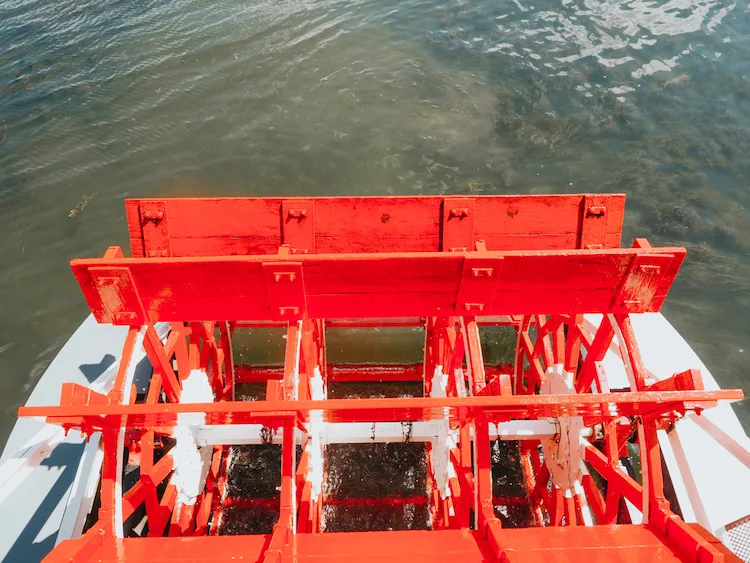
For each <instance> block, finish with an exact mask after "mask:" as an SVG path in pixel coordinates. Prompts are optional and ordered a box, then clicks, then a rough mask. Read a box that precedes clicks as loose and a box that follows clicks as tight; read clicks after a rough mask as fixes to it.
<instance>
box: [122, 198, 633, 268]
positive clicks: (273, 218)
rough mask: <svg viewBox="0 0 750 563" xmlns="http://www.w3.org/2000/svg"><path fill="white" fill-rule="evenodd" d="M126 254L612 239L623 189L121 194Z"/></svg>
mask: <svg viewBox="0 0 750 563" xmlns="http://www.w3.org/2000/svg"><path fill="white" fill-rule="evenodd" d="M126 209H127V217H128V227H129V230H130V245H131V248H132V251H133V256H140V257H155V256H221V255H223V256H229V255H246V254H269V253H274V252H276V250H277V248H278V247H279V246H280V245H281V244H289V245H290V247H291V250H292V252H295V251H298V252H305V253H308V254H310V253H319V254H321V253H340V252H436V251H440V250H444V251H445V250H450V249H451V248H454V247H465V248H468V249H473V248H474V245H475V243H476V241H478V240H483V241H484V242H485V244H486V245H487V249H488V250H509V249H515V250H538V249H574V248H586V247H589V246H591V245H595V246H594V247H597V248H617V247H618V246H619V245H620V234H621V231H622V220H623V213H624V209H625V196H624V195H623V194H611V195H609V194H608V195H601V194H574V195H512V196H447V197H433V196H428V197H371V198H366V197H364V198H363V197H356V198H283V199H282V198H207V199H201V198H185V199H161V200H154V199H141V200H128V201H126Z"/></svg>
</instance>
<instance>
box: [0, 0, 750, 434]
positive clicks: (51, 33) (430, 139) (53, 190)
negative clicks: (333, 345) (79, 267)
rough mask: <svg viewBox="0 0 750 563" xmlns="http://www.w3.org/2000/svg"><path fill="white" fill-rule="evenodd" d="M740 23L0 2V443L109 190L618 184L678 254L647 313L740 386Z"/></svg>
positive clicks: (464, 8) (322, 191)
mask: <svg viewBox="0 0 750 563" xmlns="http://www.w3.org/2000/svg"><path fill="white" fill-rule="evenodd" d="M748 25H750V24H748V23H747V11H746V6H745V5H744V3H732V2H731V1H729V0H701V1H698V0H685V1H683V2H679V3H678V2H659V3H653V2H647V1H643V0H616V1H614V2H607V3H601V2H597V1H595V0H570V1H568V0H564V1H562V2H555V1H552V0H515V1H514V2H490V1H486V0H480V1H476V2H471V3H452V2H450V3H449V2H444V1H439V0H438V1H417V0H385V1H382V0H381V1H377V2H375V1H365V2H357V3H352V2H343V1H338V2H328V1H326V2H323V1H322V0H306V1H304V2H260V3H253V4H252V5H244V4H238V3H236V2H207V1H206V0H170V1H168V2H137V3H134V2H125V1H120V2H108V3H100V2H93V1H88V0H85V1H83V2H75V3H69V4H60V3H45V2H36V1H30V2H9V1H7V0H6V1H3V2H0V45H2V49H0V260H1V261H2V268H0V296H1V297H0V312H2V315H0V372H1V373H2V375H3V376H2V378H1V379H0V397H2V399H1V401H2V402H0V407H1V408H0V438H2V439H4V438H5V436H7V434H8V432H9V431H10V428H11V426H12V424H13V422H14V420H15V417H14V413H15V409H16V407H17V406H18V405H19V404H22V403H23V402H24V401H25V400H26V398H27V397H28V395H29V393H30V392H31V390H32V389H33V386H34V385H35V384H36V382H37V381H38V379H39V377H40V376H41V374H42V373H43V371H44V369H45V368H46V367H47V365H49V362H50V361H51V360H52V358H53V357H54V355H55V354H56V353H57V351H58V350H59V349H60V347H61V346H62V344H63V343H64V342H65V341H66V339H67V338H68V337H69V336H70V334H71V333H72V332H73V330H74V329H75V328H76V327H77V326H78V324H80V322H81V320H82V319H83V317H84V315H85V314H86V312H87V309H86V306H85V304H84V301H83V299H82V298H81V296H80V293H79V290H78V287H77V284H76V282H75V280H74V279H73V277H72V275H71V274H70V271H69V269H68V266H67V262H68V260H69V259H71V258H73V257H80V256H99V255H101V254H102V253H103V252H104V250H105V249H106V247H107V245H109V244H113V243H114V244H121V245H123V246H126V244H127V228H126V224H125V220H124V208H123V204H122V199H123V197H126V196H132V197H144V196H179V195H182V196H187V195H258V196H287V195H309V196H312V195H387V194H403V195H412V194H433V195H435V194H444V193H456V194H474V193H476V194H503V193H550V192H581V191H623V192H626V193H627V194H628V198H629V199H628V205H627V209H626V219H625V236H624V241H625V243H626V244H628V243H629V240H630V239H632V237H634V236H646V237H648V238H649V239H650V240H651V241H652V242H653V243H656V244H660V245H673V244H679V245H685V246H686V247H687V248H688V258H687V261H686V263H685V266H684V268H683V271H682V273H681V275H680V277H679V278H678V280H677V283H676V285H675V287H674V290H673V291H672V293H671V294H670V297H669V299H668V301H667V305H666V307H665V311H666V313H667V314H668V316H669V317H670V319H671V320H672V321H673V322H674V323H675V324H676V326H677V327H678V329H679V330H680V331H681V332H682V334H684V335H685V337H686V338H687V339H688V341H689V342H690V343H691V344H692V345H693V346H694V347H695V349H696V350H697V351H698V353H699V355H700V356H701V357H702V358H703V359H704V361H705V362H706V364H707V365H708V366H709V368H710V369H711V370H712V371H713V373H714V375H715V376H716V377H717V378H718V379H719V381H720V383H721V384H722V385H723V386H725V387H738V386H745V388H746V390H747V389H748V388H747V385H748V384H747V382H746V381H747V380H746V379H745V378H746V363H747V362H746V358H747V354H748V353H750V345H749V344H748V334H750V320H749V319H750V317H749V316H748V315H747V314H746V313H745V311H746V309H747V307H748V305H750V297H748V296H750V291H748V289H750V288H749V286H748V284H750V281H748V280H750V236H748V235H750V219H749V218H748V217H749V216H748V213H747V211H746V207H747V206H748V204H750V192H748V191H747V189H746V186H747V185H748V180H749V179H750V168H748V159H747V151H748V146H749V144H750V137H749V136H750V127H749V126H748V123H747V119H748V118H747V115H748V112H747V104H748V97H747V92H748V91H750V90H749V88H748V70H749V69H748V64H750V63H748V61H750V56H748V55H750V34H748V33H747V31H748ZM94 194H96V196H95V197H93V198H92V197H91V196H93V195H94ZM87 197H89V198H91V199H90V200H87V199H86V198H87ZM83 201H88V203H87V204H86V205H85V206H83V209H82V210H80V211H79V212H78V213H75V214H73V217H70V218H69V215H70V214H71V210H73V209H77V208H78V207H79V205H80V204H81V203H82V202H83ZM349 350H350V353H351V355H352V356H355V355H356V354H359V352H360V348H357V347H351V348H350V349H349ZM350 359H351V360H356V357H352V358H350ZM740 413H741V416H742V417H743V420H744V421H745V422H746V423H747V422H748V421H750V411H748V407H740Z"/></svg>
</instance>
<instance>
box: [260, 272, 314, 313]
mask: <svg viewBox="0 0 750 563" xmlns="http://www.w3.org/2000/svg"><path fill="white" fill-rule="evenodd" d="M263 277H264V278H265V282H266V293H267V294H268V305H269V307H270V309H271V315H272V320H275V319H281V320H296V319H300V318H302V315H303V314H304V312H305V311H306V309H307V302H306V297H305V284H304V281H303V279H302V263H301V262H264V263H263Z"/></svg>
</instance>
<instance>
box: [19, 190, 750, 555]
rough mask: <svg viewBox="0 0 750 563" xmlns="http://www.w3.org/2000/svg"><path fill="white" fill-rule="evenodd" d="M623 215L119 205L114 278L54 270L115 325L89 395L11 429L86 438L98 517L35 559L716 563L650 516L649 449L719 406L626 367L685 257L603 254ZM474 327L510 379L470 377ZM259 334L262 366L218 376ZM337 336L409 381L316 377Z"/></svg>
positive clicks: (80, 263)
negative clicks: (497, 349)
mask: <svg viewBox="0 0 750 563" xmlns="http://www.w3.org/2000/svg"><path fill="white" fill-rule="evenodd" d="M624 199H625V198H624V196H622V195H588V194H587V195H564V196H499V197H444V198H443V197H414V198H331V199H327V198H318V199H301V198H289V199H272V198H271V199H252V198H249V199H246V198H242V199H206V200H202V199H173V200H130V201H128V202H127V203H126V205H127V213H128V224H129V228H130V240H131V248H132V252H133V258H124V257H123V253H122V251H121V250H120V249H119V248H116V247H113V248H110V249H109V250H108V251H107V253H106V254H105V256H104V257H103V258H101V259H85V260H74V261H73V263H72V268H73V272H74V274H75V276H76V278H77V279H78V281H79V283H80V285H81V289H82V290H83V293H84V296H85V297H86V300H87V302H88V304H89V306H90V308H91V310H92V312H93V313H94V315H95V317H96V319H97V320H98V321H99V322H100V323H112V324H116V325H128V326H130V331H129V333H128V336H127V339H126V341H125V344H124V347H123V353H122V357H121V359H120V367H119V372H118V374H117V378H116V381H115V384H114V387H113V388H112V390H111V391H109V392H108V393H98V392H95V391H92V390H90V389H87V388H84V387H81V386H78V385H73V384H68V385H66V386H65V387H64V389H63V393H62V397H61V402H60V405H59V406H49V407H23V408H21V409H20V411H19V414H20V415H21V416H41V417H45V418H46V419H47V421H48V422H50V423H54V424H58V425H62V426H64V427H65V428H70V429H79V430H81V431H82V432H84V433H87V434H91V433H96V432H98V433H101V436H102V447H103V450H104V464H103V467H102V472H101V483H100V496H101V506H100V508H99V509H98V514H97V515H96V518H92V519H91V520H92V524H91V526H90V527H89V529H88V531H86V532H85V533H84V534H83V535H82V536H81V537H79V538H77V539H72V540H68V541H65V542H63V543H61V544H60V545H59V546H58V547H57V548H55V550H53V551H52V553H51V554H50V555H49V556H48V558H47V559H46V561H49V562H58V561H59V562H62V561H65V562H66V563H67V562H70V561H80V562H86V561H102V562H110V561H128V560H132V561H178V560H179V561H227V562H228V561H237V560H240V559H245V560H251V561H265V562H268V563H271V562H281V561H296V560H302V559H305V560H312V559H317V560H321V561H323V560H325V561H344V560H346V561H355V560H356V561H369V560H373V561H374V560H375V559H377V560H380V559H383V558H389V557H390V558H397V559H396V560H401V559H407V558H408V559H409V560H420V561H421V560H425V561H427V560H429V561H438V560H449V559H450V560H451V561H453V560H461V561H487V560H497V561H547V560H550V559H553V560H565V561H574V560H586V561H593V560H597V561H599V560H601V561H606V562H607V563H609V562H611V561H626V560H646V559H649V560H658V561H675V560H682V561H695V562H704V561H723V560H732V558H733V557H734V556H732V555H731V553H729V552H728V551H727V550H726V549H725V548H724V547H723V546H722V545H721V544H720V543H719V542H718V540H716V539H715V538H712V537H711V536H710V534H707V532H705V530H702V529H699V527H697V526H696V525H689V524H686V523H685V522H683V521H682V520H681V519H680V518H679V517H678V516H676V515H675V514H674V513H673V512H672V511H671V508H670V502H669V501H668V500H667V498H666V495H665V493H664V479H665V476H664V475H663V474H662V463H661V452H660V449H659V442H658V440H657V432H659V431H663V430H664V429H666V428H668V427H669V426H670V425H671V424H672V423H673V422H674V421H675V420H677V419H679V418H681V417H684V416H685V415H686V414H688V413H697V414H700V412H701V410H702V409H705V408H710V407H712V406H714V405H716V404H717V402H718V401H731V400H738V399H741V398H742V392H741V391H738V390H718V391H707V390H705V389H704V388H703V384H702V381H701V377H700V373H698V372H696V371H694V370H692V371H690V372H684V373H678V374H675V375H674V376H673V377H671V378H668V379H664V380H661V381H657V380H656V378H655V377H654V376H653V375H652V374H651V373H650V372H649V371H648V370H647V369H646V368H645V367H644V365H643V362H642V360H641V357H640V353H639V349H638V342H637V341H636V338H635V334H634V331H633V329H632V327H631V324H630V315H631V314H635V313H643V312H655V311H658V310H659V308H660V307H661V305H662V303H663V302H664V300H665V298H666V295H667V292H668V290H669V288H670V286H671V284H672V282H673V281H674V279H675V276H676V275H677V271H678V269H679V267H680V264H681V263H682V260H683V258H684V256H685V250H684V249H683V248H658V249H656V248H651V247H650V246H649V245H648V243H646V242H645V241H643V240H641V239H639V240H638V241H637V243H636V245H635V247H634V248H628V249H621V248H618V246H619V241H620V233H621V228H622V216H623V210H624ZM487 326H492V327H505V328H506V330H508V331H514V332H515V335H516V345H515V350H514V360H515V361H514V362H513V363H506V364H499V365H494V366H489V365H485V357H484V354H483V349H482V334H483V333H482V331H483V329H484V327H487ZM264 327H265V328H271V327H277V328H283V329H284V330H285V331H286V334H285V339H286V342H285V354H284V359H283V363H282V364H281V365H276V366H254V365H247V364H238V365H236V366H235V365H234V359H233V348H232V347H233V342H232V340H233V338H232V337H233V332H234V331H235V330H238V329H244V328H264ZM358 327H370V328H383V329H384V328H389V327H411V328H412V329H421V330H423V331H424V343H425V344H424V357H423V362H422V363H420V364H417V365H415V364H398V365H394V364H387V365H385V364H384V365H374V364H335V365H334V364H329V363H328V361H327V357H326V330H327V328H336V329H337V330H340V329H347V328H358ZM141 349H143V350H145V353H146V355H147V357H148V360H149V361H150V363H151V366H152V368H153V373H152V375H151V376H150V379H149V383H148V386H147V390H146V392H144V393H140V394H139V393H138V392H137V391H136V390H135V387H134V385H133V379H134V371H135V366H134V365H133V363H134V362H133V361H132V358H133V356H134V352H135V351H136V350H141ZM613 364H616V365H617V366H618V367H617V369H618V370H619V371H620V372H622V373H624V374H625V379H624V381H625V384H623V385H621V386H619V387H616V388H614V389H613V388H611V387H612V381H615V379H613V376H612V373H613V371H612V370H613V368H611V366H612V365H613ZM380 384H385V385H386V386H388V391H387V392H383V393H382V395H383V396H384V397H385V398H369V397H368V385H380ZM338 385H340V386H342V387H341V390H339V391H336V392H335V393H334V392H329V390H330V389H332V388H334V387H336V386H338ZM347 385H351V386H352V387H351V388H348V390H347V388H345V386H347ZM399 386H401V387H399ZM369 394H373V392H372V391H370V393H369ZM334 397H357V398H334ZM241 399H248V400H241ZM249 399H259V400H249ZM362 452H366V455H364V454H362ZM363 456H364V457H363ZM367 456H370V457H367ZM634 467H637V468H638V472H637V473H636V472H635V471H634V469H633V468H634ZM126 469H127V470H128V474H129V475H131V474H132V475H137V478H136V479H135V480H134V481H135V482H134V483H132V484H127V483H126V482H125V481H124V480H123V475H124V474H125V473H126V471H125V470H126ZM136 469H137V472H136V471H135V470H136ZM552 527H554V528H555V529H554V530H552V529H550V528H552ZM395 529H398V530H399V531H395ZM366 530H378V531H366ZM341 531H347V532H349V533H346V534H343V533H338V532H341ZM136 536H137V537H136Z"/></svg>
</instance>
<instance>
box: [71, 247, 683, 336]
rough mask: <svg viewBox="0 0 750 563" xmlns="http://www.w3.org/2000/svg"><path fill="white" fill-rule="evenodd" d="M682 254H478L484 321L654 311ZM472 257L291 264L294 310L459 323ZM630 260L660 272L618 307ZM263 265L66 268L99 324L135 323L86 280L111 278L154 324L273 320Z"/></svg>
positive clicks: (164, 262)
mask: <svg viewBox="0 0 750 563" xmlns="http://www.w3.org/2000/svg"><path fill="white" fill-rule="evenodd" d="M684 253H685V250H684V249H682V248H666V249H656V250H640V249H623V250H606V251H558V252H554V251H550V252H535V253H524V252H509V253H482V254H481V256H482V263H483V265H485V266H486V267H492V264H493V261H494V262H496V265H495V268H494V270H493V276H494V275H497V276H498V280H497V286H496V291H495V295H494V299H493V300H492V303H491V305H488V306H487V308H486V309H484V310H483V311H482V314H484V315H507V314H529V313H538V312H545V313H566V312H569V311H571V310H573V311H576V312H579V313H601V312H618V313H620V312H622V313H624V312H644V311H656V310H658V308H659V305H660V304H661V303H660V301H661V299H660V298H659V296H660V295H664V294H666V291H667V290H666V288H668V287H669V286H670V285H671V283H672V281H673V279H674V276H673V273H674V268H672V267H671V263H673V262H674V261H681V260H682V257H683V256H684ZM477 254H478V253H435V254H418V255H414V254H390V255H388V256H387V257H385V256H382V255H338V256H336V255H333V256H332V255H327V256H320V255H297V256H295V262H296V263H298V264H300V265H301V266H294V268H297V269H301V272H304V297H305V298H306V301H305V303H304V304H302V303H300V306H304V307H306V312H307V313H308V314H309V316H310V317H312V318H332V319H335V318H364V317H380V318H385V317H404V316H415V317H416V316H431V315H453V314H456V315H460V314H464V313H465V310H463V309H462V307H463V304H457V301H458V291H459V287H460V282H461V280H462V276H463V271H464V269H463V262H464V259H465V258H467V257H468V258H471V257H472V256H475V255H477ZM636 257H638V258H639V259H648V261H649V263H654V262H659V263H660V264H662V267H660V268H657V269H648V270H646V271H645V272H644V273H642V274H641V279H640V283H641V285H642V286H643V287H645V288H646V289H647V290H648V291H645V292H644V294H643V295H642V296H639V297H640V298H639V299H635V298H634V294H633V292H634V289H633V287H634V286H632V285H631V286H628V287H629V290H628V297H630V299H627V300H623V299H620V298H618V296H619V295H620V292H621V288H622V287H623V285H624V284H625V282H626V280H627V279H628V278H626V276H627V275H628V272H629V264H631V263H632V262H633V260H634V259H635V258H636ZM267 258H270V257H267V256H249V257H223V258H184V259H119V260H104V259H99V260H97V259H93V260H74V261H73V262H72V268H73V271H74V273H75V275H76V278H77V279H78V281H79V283H80V284H81V288H82V290H83V292H84V295H85V296H86V300H87V302H88V304H89V306H90V308H91V310H92V311H93V312H94V314H95V316H96V318H97V320H99V321H100V322H113V323H115V324H128V323H130V322H132V321H131V320H130V316H129V315H128V314H120V311H119V310H118V309H117V304H118V300H113V299H112V298H107V299H105V300H104V301H103V298H102V297H101V296H100V291H101V289H102V288H101V286H99V285H97V284H95V283H94V281H93V280H92V279H91V278H92V276H91V275H90V274H89V273H90V272H97V278H101V276H102V275H103V274H106V273H107V272H108V271H110V270H111V271H114V272H127V274H128V276H127V277H128V281H129V283H128V284H124V285H122V286H118V292H119V293H118V294H117V295H118V296H119V297H120V299H119V302H122V303H123V305H122V307H126V305H127V308H128V310H132V309H134V308H135V306H134V302H136V299H137V298H138V299H140V300H141V303H142V306H143V308H144V309H145V310H146V311H147V314H148V316H149V318H150V319H151V320H152V321H168V322H169V321H171V322H176V321H184V320H186V319H190V320H192V319H215V320H220V321H232V320H253V319H258V320H260V319H278V318H281V315H280V311H279V304H278V303H277V301H278V300H277V299H276V298H274V299H273V300H272V301H269V296H268V290H267V283H266V278H267V276H268V275H272V276H273V272H275V271H276V270H273V271H270V270H269V272H265V273H264V269H268V268H267V266H268V262H271V261H268V262H264V261H265V260H266V259H267ZM274 258H275V257H274ZM264 263H265V266H264ZM501 263H502V267H500V265H501ZM279 264H280V263H278V262H277V263H276V264H274V267H276V266H277V265H279ZM272 269H273V268H272ZM278 269H279V272H280V273H282V274H283V273H284V272H285V270H284V271H283V272H282V270H283V268H282V267H281V266H280V265H279V266H278ZM643 276H648V280H646V281H644V278H643ZM301 277H302V276H301V275H297V276H296V277H295V282H294V283H296V282H297V280H299V279H301ZM130 280H132V284H131V283H130ZM493 283H494V282H493ZM131 286H133V287H131ZM129 291H135V295H130V293H129ZM105 297H106V296H105ZM290 303H291V301H290ZM297 304H298V302H295V303H293V305H297ZM459 309H461V310H459ZM304 312H305V311H304V310H299V311H298V313H299V314H300V315H301V314H303V313H304ZM123 313H127V311H124V312H123ZM295 315H296V313H295Z"/></svg>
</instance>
